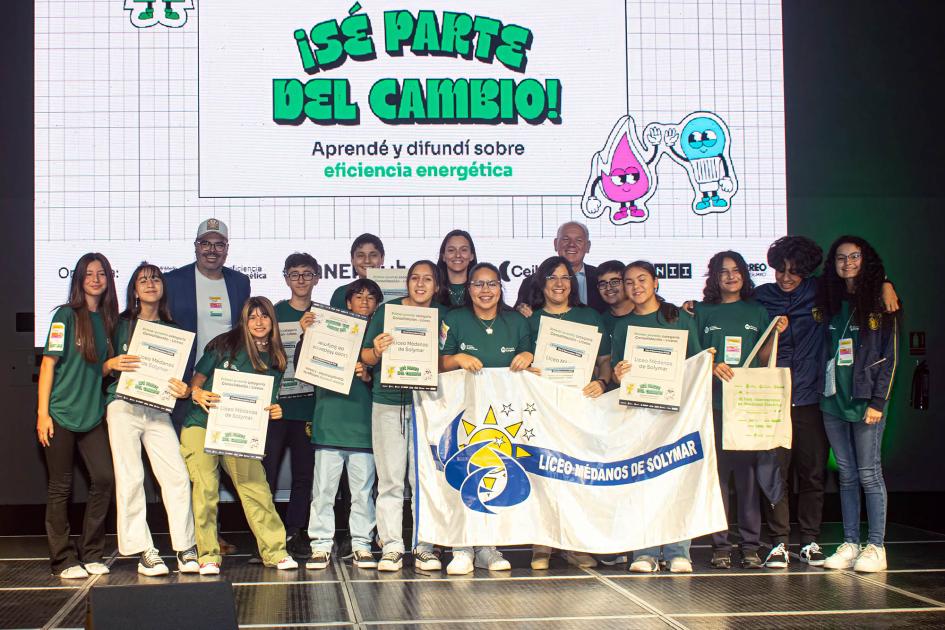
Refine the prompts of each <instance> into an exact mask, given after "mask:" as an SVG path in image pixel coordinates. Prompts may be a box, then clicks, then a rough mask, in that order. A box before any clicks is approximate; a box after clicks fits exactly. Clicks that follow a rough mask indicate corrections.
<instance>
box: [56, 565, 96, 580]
mask: <svg viewBox="0 0 945 630" xmlns="http://www.w3.org/2000/svg"><path fill="white" fill-rule="evenodd" d="M59 577H61V578H62V579H64V580H84V579H85V578H87V577H89V572H88V571H86V570H85V569H83V568H82V565H81V564H77V565H75V566H74V567H69V568H68V569H63V570H62V573H60V574H59Z"/></svg>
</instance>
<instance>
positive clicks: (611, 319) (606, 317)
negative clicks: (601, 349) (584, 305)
mask: <svg viewBox="0 0 945 630" xmlns="http://www.w3.org/2000/svg"><path fill="white" fill-rule="evenodd" d="M632 313H633V311H630V312H629V313H627V314H626V315H620V316H617V315H614V314H613V313H611V312H610V309H607V310H606V311H604V312H603V313H601V314H600V321H601V322H603V324H604V330H606V331H607V334H608V335H609V336H610V338H611V340H613V338H614V328H616V327H617V322H620V321H622V320H624V319H626V318H627V317H630V315H631V314H632Z"/></svg>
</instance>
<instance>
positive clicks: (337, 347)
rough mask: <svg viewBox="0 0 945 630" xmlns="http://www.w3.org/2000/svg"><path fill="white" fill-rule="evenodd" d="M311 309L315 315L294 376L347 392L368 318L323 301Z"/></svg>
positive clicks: (334, 390) (359, 352)
mask: <svg viewBox="0 0 945 630" xmlns="http://www.w3.org/2000/svg"><path fill="white" fill-rule="evenodd" d="M311 311H312V313H313V314H314V315H315V317H314V318H313V322H312V325H311V326H309V327H308V328H307V329H306V330H305V336H304V337H302V350H301V351H300V352H299V361H298V365H296V366H295V378H296V379H298V380H300V381H304V382H306V383H310V384H312V385H316V386H318V387H324V388H325V389H330V390H331V391H333V392H338V393H339V394H347V393H348V392H350V391H351V380H352V378H353V377H354V368H355V365H357V363H358V357H359V356H360V354H361V341H362V340H363V339H364V331H365V329H366V328H367V318H366V317H363V316H361V315H355V314H354V313H350V312H348V311H342V310H339V309H336V308H331V307H330V306H326V305H324V304H313V305H312V308H311Z"/></svg>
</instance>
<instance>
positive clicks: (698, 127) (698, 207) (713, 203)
mask: <svg viewBox="0 0 945 630" xmlns="http://www.w3.org/2000/svg"><path fill="white" fill-rule="evenodd" d="M730 138H731V135H730V134H729V131H728V126H727V125H726V124H725V122H724V121H723V120H722V119H721V118H719V117H718V116H716V115H715V114H713V113H711V112H693V113H691V114H689V115H688V116H686V118H684V119H683V120H682V122H680V123H679V124H678V125H674V126H666V127H663V143H664V145H665V146H666V147H668V148H669V155H670V157H672V159H673V160H674V161H675V162H676V163H678V164H679V165H680V166H682V167H683V168H684V169H686V172H687V173H688V174H689V182H690V183H691V184H692V190H693V192H694V193H695V195H694V198H693V202H692V209H693V211H694V212H695V213H696V214H700V215H705V214H710V213H713V212H725V211H727V210H728V208H729V204H730V203H731V199H732V197H733V196H734V195H735V193H736V192H737V191H738V180H737V179H736V177H735V172H734V170H733V169H732V160H731V157H730V154H729V149H730V144H731V143H730V141H729V139H730ZM677 143H678V145H679V147H680V148H681V149H682V153H680V152H679V150H677V148H676V145H677Z"/></svg>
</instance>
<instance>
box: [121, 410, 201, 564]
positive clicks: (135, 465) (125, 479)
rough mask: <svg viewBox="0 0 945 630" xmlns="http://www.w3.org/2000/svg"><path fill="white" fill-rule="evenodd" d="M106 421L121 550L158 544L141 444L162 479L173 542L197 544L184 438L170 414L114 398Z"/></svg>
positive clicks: (180, 547) (179, 545) (132, 552)
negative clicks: (146, 491) (180, 437)
mask: <svg viewBox="0 0 945 630" xmlns="http://www.w3.org/2000/svg"><path fill="white" fill-rule="evenodd" d="M107 424H108V440H109V443H110V445H111V449H112V462H113V463H114V466H115V499H116V504H117V508H118V510H117V511H118V551H119V552H121V554H122V555H126V556H129V555H136V554H139V553H141V552H142V551H145V550H146V549H150V548H152V547H154V541H153V540H152V539H151V530H150V529H148V520H147V515H148V511H147V500H146V497H145V495H144V462H143V461H142V459H141V445H142V444H143V445H144V450H145V451H147V453H148V460H149V461H150V462H151V470H152V471H154V476H155V477H156V478H157V481H158V483H159V484H160V485H161V496H162V497H163V499H164V509H165V510H167V522H168V525H169V526H170V530H171V545H172V546H173V547H174V550H175V551H184V550H185V549H190V548H191V547H193V546H194V515H193V512H192V510H191V504H190V476H189V475H188V473H187V466H186V465H185V464H184V459H183V458H182V457H181V454H180V442H179V441H178V440H177V433H175V432H174V425H173V424H171V417H170V415H168V414H167V413H165V412H163V411H159V410H157V409H152V408H151V407H146V406H144V405H135V404H131V403H129V402H126V401H124V400H115V401H112V402H111V403H110V404H109V405H108V423H107Z"/></svg>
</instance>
